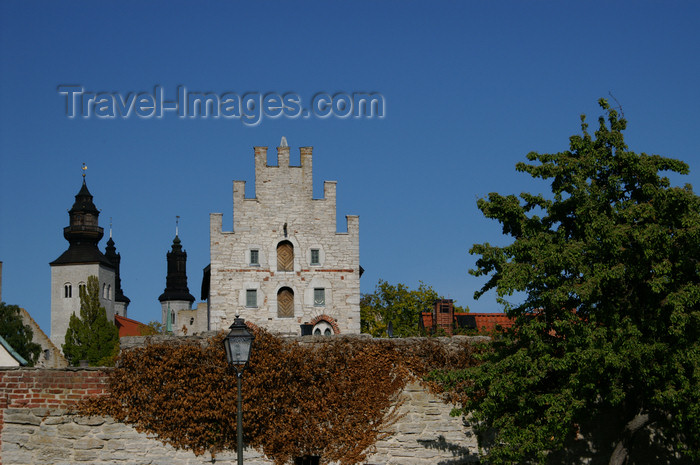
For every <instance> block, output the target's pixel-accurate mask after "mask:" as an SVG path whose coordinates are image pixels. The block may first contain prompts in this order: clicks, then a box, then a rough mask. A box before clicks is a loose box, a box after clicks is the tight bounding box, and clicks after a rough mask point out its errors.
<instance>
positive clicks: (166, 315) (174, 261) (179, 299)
mask: <svg viewBox="0 0 700 465" xmlns="http://www.w3.org/2000/svg"><path fill="white" fill-rule="evenodd" d="M167 260H168V274H167V276H166V278H165V291H164V292H163V293H162V294H161V295H160V297H158V300H159V301H160V305H161V310H162V316H163V325H164V326H165V327H166V328H167V329H169V330H171V331H174V332H178V328H180V326H182V325H184V324H185V322H183V321H181V320H182V317H181V316H182V312H187V314H189V313H191V312H189V310H191V309H192V302H194V300H195V299H194V296H193V295H192V294H190V290H189V289H188V287H187V252H185V251H184V250H182V244H181V243H180V237H179V236H178V232H177V228H176V230H175V239H173V245H172V250H171V251H170V252H168V253H167Z"/></svg>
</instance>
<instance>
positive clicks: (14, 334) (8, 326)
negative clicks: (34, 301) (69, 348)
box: [0, 302, 41, 366]
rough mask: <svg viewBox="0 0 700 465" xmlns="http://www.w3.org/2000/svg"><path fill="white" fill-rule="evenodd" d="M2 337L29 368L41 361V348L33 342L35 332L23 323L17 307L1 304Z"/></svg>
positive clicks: (0, 327)
mask: <svg viewBox="0 0 700 465" xmlns="http://www.w3.org/2000/svg"><path fill="white" fill-rule="evenodd" d="M0 336H2V337H3V338H4V339H5V340H6V341H7V343H8V344H10V346H12V348H13V349H15V350H16V351H17V353H18V354H20V355H21V356H22V357H24V359H25V360H26V361H27V363H28V364H29V366H34V364H35V363H36V362H37V360H39V355H40V354H41V346H40V345H39V344H36V343H34V342H32V338H33V337H34V332H33V331H32V328H31V327H30V326H29V325H25V324H24V322H22V317H21V316H20V310H19V307H18V306H17V305H7V304H6V303H5V302H0Z"/></svg>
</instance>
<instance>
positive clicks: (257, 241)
mask: <svg viewBox="0 0 700 465" xmlns="http://www.w3.org/2000/svg"><path fill="white" fill-rule="evenodd" d="M300 152H301V157H300V158H301V166H289V147H278V166H267V147H255V198H252V199H247V198H245V197H244V193H245V181H234V182H233V231H223V228H222V217H223V215H222V214H221V213H212V214H211V215H210V240H211V244H210V251H211V282H210V305H211V307H210V311H211V329H212V330H218V329H223V328H226V327H228V325H230V324H231V323H232V322H233V318H234V316H235V315H236V314H240V316H241V317H243V318H245V319H246V321H251V322H253V323H255V324H257V325H260V326H263V327H265V328H267V329H269V330H271V331H274V332H277V333H282V334H299V333H300V326H299V325H300V324H302V323H311V322H314V320H315V319H316V320H317V319H318V318H319V317H322V316H324V315H325V316H328V317H330V318H331V319H333V320H335V324H336V325H337V329H338V330H339V331H340V332H341V333H344V334H347V333H359V332H360V279H359V276H360V275H359V269H360V249H359V217H357V216H347V217H346V219H347V232H338V231H337V225H336V182H335V181H326V182H325V183H324V198H322V199H314V198H313V183H312V150H311V147H302V148H301V149H300ZM285 224H286V236H285ZM284 240H288V241H289V242H291V243H292V245H293V246H294V270H293V271H278V270H277V245H278V244H279V243H280V242H281V241H284ZM252 249H256V250H258V254H259V265H258V266H255V265H251V263H250V251H251V250H252ZM311 249H319V252H320V264H319V265H312V264H311ZM282 287H289V288H291V289H292V291H293V292H294V317H293V318H279V317H278V315H277V292H278V291H279V290H280V289H281V288H282ZM315 287H318V288H323V289H325V298H326V302H325V305H324V306H318V305H314V288H315ZM248 289H255V290H256V291H257V306H256V307H247V306H246V291H247V290H248Z"/></svg>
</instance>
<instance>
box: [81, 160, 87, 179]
mask: <svg viewBox="0 0 700 465" xmlns="http://www.w3.org/2000/svg"><path fill="white" fill-rule="evenodd" d="M82 170H83V179H85V172H86V171H87V165H86V164H85V163H83V168H82Z"/></svg>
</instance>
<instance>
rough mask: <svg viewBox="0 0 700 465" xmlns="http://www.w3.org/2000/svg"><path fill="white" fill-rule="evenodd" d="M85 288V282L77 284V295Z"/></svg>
mask: <svg viewBox="0 0 700 465" xmlns="http://www.w3.org/2000/svg"><path fill="white" fill-rule="evenodd" d="M86 289H87V288H86V287H85V283H80V284H78V295H80V294H82V293H85V292H86ZM98 292H99V289H98Z"/></svg>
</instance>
